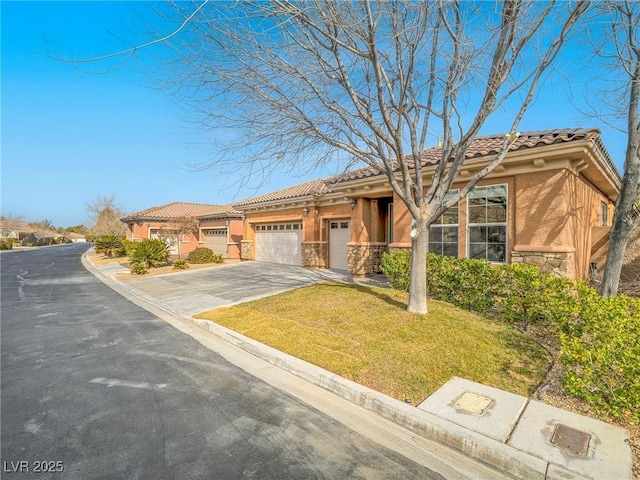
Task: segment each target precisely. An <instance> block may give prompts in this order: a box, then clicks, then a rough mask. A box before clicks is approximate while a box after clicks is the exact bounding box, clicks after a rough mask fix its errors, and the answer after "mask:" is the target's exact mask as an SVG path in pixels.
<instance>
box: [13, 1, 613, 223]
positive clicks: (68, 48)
mask: <svg viewBox="0 0 640 480" xmlns="http://www.w3.org/2000/svg"><path fill="white" fill-rule="evenodd" d="M147 6H148V5H147V4H145V3H144V2H137V3H136V2H6V1H3V2H2V3H1V21H2V38H1V40H2V42H1V43H2V58H1V63H2V65H1V67H2V92H1V95H2V111H1V114H2V131H1V136H2V157H1V162H2V165H1V173H2V179H1V186H2V204H1V212H2V214H3V215H13V216H16V215H19V216H22V217H23V219H24V220H29V221H38V220H42V219H50V220H51V221H52V222H53V224H54V225H56V226H63V227H65V226H70V225H75V224H79V223H84V224H85V225H89V224H90V223H91V220H90V218H89V217H88V215H87V209H86V205H87V204H88V203H91V202H93V201H94V200H95V199H96V198H97V197H98V196H107V197H110V196H114V197H115V199H116V201H117V203H118V204H119V205H120V206H121V207H122V208H123V210H125V211H126V212H133V211H137V210H142V209H145V208H148V207H150V206H154V205H161V204H164V203H168V202H171V201H188V202H197V203H216V204H224V203H229V202H231V201H234V200H239V199H241V198H245V197H248V196H253V195H257V194H261V193H265V192H269V191H273V190H277V189H279V188H284V187H286V186H289V185H292V184H295V183H299V182H302V181H305V180H308V179H312V178H318V177H321V176H325V175H330V174H333V173H336V172H335V171H331V170H329V171H317V172H308V174H307V175H306V176H301V177H297V178H292V177H291V175H289V174H281V175H278V174H275V175H273V177H272V179H271V181H270V182H268V183H266V184H264V185H262V186H261V187H260V188H259V189H254V188H247V187H245V188H241V189H239V188H238V187H237V186H235V181H236V180H237V177H236V178H234V176H233V175H229V174H228V173H226V172H225V173H222V172H217V171H215V170H211V169H210V170H204V171H194V170H193V169H190V168H189V165H194V164H201V163H203V162H206V161H207V160H208V159H210V158H211V157H212V156H215V151H214V150H213V149H203V148H196V147H194V146H193V145H194V143H195V144H197V143H199V142H204V141H205V138H204V136H198V135H197V134H195V135H194V133H193V132H192V131H191V130H189V129H187V128H186V125H185V121H184V116H183V111H182V109H181V107H180V106H179V105H177V104H175V103H174V102H173V100H172V99H171V98H170V97H169V96H168V94H167V93H166V92H165V91H162V90H158V89H154V88H152V85H153V82H152V81H151V80H149V71H150V69H152V68H153V65H154V62H155V61H156V59H157V58H156V57H157V56H158V55H162V49H161V47H157V48H156V47H153V48H150V49H148V50H146V51H144V52H143V53H142V54H141V55H139V56H138V57H137V58H136V59H134V60H133V61H131V62H128V63H126V64H125V65H124V66H122V67H121V68H118V69H115V70H113V71H110V72H107V73H103V71H104V70H105V69H106V68H108V65H104V64H102V65H99V66H94V65H90V66H86V67H85V66H80V67H78V66H77V65H75V64H70V63H65V62H63V61H60V60H56V59H52V58H48V57H47V56H45V55H42V54H43V53H44V54H48V55H52V56H54V57H58V58H60V57H63V56H66V57H69V58H86V57H95V56H99V55H103V54H107V53H110V52H113V51H117V50H121V49H123V48H126V47H127V46H128V45H127V43H125V42H124V41H123V40H121V39H126V40H128V41H130V42H132V43H135V42H136V41H143V40H145V39H148V37H147V36H146V35H145V33H144V28H145V22H144V16H145V11H146V8H147ZM118 37H119V38H118ZM572 54H575V51H572V50H571V49H569V50H567V52H566V53H565V54H564V56H563V59H564V60H565V61H566V62H570V61H571V59H572V58H575V57H572ZM90 72H92V73H90ZM558 78H560V77H558ZM579 80H580V79H576V78H574V79H573V101H574V102H578V103H580V101H581V97H582V95H581V93H582V92H581V90H582V89H584V88H586V85H588V82H581V81H579ZM583 80H584V79H583ZM503 115H504V117H503ZM501 118H503V119H502V120H501ZM508 119H509V115H508V114H507V113H505V114H501V113H500V112H498V113H497V114H496V115H494V116H493V117H492V119H491V122H490V123H489V124H488V125H487V126H486V128H485V129H484V133H498V132H502V131H504V130H505V129H506V128H508V127H507V123H506V122H507V120H508ZM503 121H504V122H505V123H501V122H503ZM578 126H589V127H591V126H595V127H598V128H600V129H601V130H602V133H603V141H604V143H605V145H606V147H607V149H608V150H609V152H610V154H611V156H612V157H613V159H614V162H615V163H616V165H617V166H618V168H619V169H620V170H621V169H622V163H623V158H624V141H625V138H624V135H622V134H620V133H619V132H617V131H615V130H614V129H612V128H611V127H609V126H608V125H606V124H605V123H604V122H601V121H598V120H596V119H593V118H585V117H584V116H582V115H581V114H580V113H579V112H578V111H577V110H576V107H575V106H574V105H572V103H571V101H570V99H569V95H568V93H567V90H566V85H565V84H564V83H563V82H562V81H559V80H557V81H555V82H548V84H547V85H546V87H545V90H543V91H542V92H541V93H540V95H539V98H538V102H537V103H536V104H535V106H534V107H533V108H532V109H531V110H530V112H529V113H528V114H527V116H526V117H525V119H524V120H523V122H522V124H521V128H520V130H521V131H525V130H539V129H548V128H563V127H578Z"/></svg>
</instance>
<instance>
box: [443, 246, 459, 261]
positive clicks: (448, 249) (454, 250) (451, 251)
mask: <svg viewBox="0 0 640 480" xmlns="http://www.w3.org/2000/svg"><path fill="white" fill-rule="evenodd" d="M442 255H446V256H448V257H456V258H458V244H457V243H455V244H454V243H443V244H442Z"/></svg>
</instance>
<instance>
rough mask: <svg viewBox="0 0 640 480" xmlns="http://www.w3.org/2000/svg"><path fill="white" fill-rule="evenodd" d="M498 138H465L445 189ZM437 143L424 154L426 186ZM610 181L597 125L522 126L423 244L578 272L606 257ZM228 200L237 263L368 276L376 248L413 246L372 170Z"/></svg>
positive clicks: (406, 217)
mask: <svg viewBox="0 0 640 480" xmlns="http://www.w3.org/2000/svg"><path fill="white" fill-rule="evenodd" d="M503 138H504V136H503V135H496V136H485V137H478V138H477V139H476V140H475V141H474V142H473V143H472V144H471V146H470V148H469V150H468V152H467V160H466V162H465V164H464V168H463V169H462V171H461V172H460V175H459V178H458V179H456V181H455V183H454V184H453V185H452V190H455V189H457V188H460V187H462V186H463V185H464V184H465V183H466V182H465V180H466V179H468V178H471V176H472V175H473V174H474V172H476V171H478V170H479V169H481V168H483V167H484V166H485V165H486V164H487V163H489V162H490V161H491V159H492V158H493V156H494V155H495V153H496V152H497V151H498V149H499V147H500V145H501V142H502V140H503ZM441 151H442V150H441V148H440V147H433V148H430V149H427V150H425V151H424V152H423V156H422V161H423V164H424V175H425V184H426V185H428V184H429V177H430V176H432V174H433V171H434V169H435V165H436V162H437V161H438V160H439V158H440V154H441ZM620 181H621V179H620V175H619V173H618V172H617V170H616V168H615V166H614V165H613V163H612V161H611V159H610V157H609V155H608V153H607V152H606V149H605V148H604V145H603V144H602V142H601V140H600V136H599V132H598V130H596V129H565V130H549V131H540V132H527V133H522V134H520V136H519V138H518V139H517V140H516V141H515V142H514V143H513V145H512V146H511V148H510V151H509V153H508V154H507V156H506V158H505V160H504V161H503V162H502V164H501V165H499V166H498V168H496V169H495V170H494V171H493V172H492V173H491V174H489V175H488V176H487V177H485V178H484V179H483V180H482V181H480V182H479V183H478V185H477V186H476V188H475V189H474V190H473V191H471V192H470V193H469V194H468V195H467V197H465V198H463V199H462V200H461V201H460V202H459V203H458V204H457V205H456V206H454V207H451V208H450V209H449V210H447V211H446V212H445V213H444V214H443V215H442V216H441V217H440V218H439V219H438V220H437V221H436V222H435V223H434V224H433V225H432V226H431V228H430V235H429V237H430V238H429V250H430V251H432V252H436V253H438V254H443V255H452V256H457V257H470V258H484V259H487V260H489V261H491V262H493V263H496V264H499V263H508V262H524V263H529V264H532V265H536V266H539V267H540V268H541V269H542V270H544V271H552V272H555V273H556V274H558V275H562V276H565V277H569V278H578V277H586V276H587V275H588V274H589V273H591V272H592V271H593V270H595V269H596V268H598V269H602V266H603V263H604V261H605V257H606V249H607V245H608V231H609V228H610V225H611V219H612V213H613V205H614V203H615V200H616V198H617V195H618V192H619V188H620ZM234 206H235V207H236V208H237V209H238V210H241V211H243V212H244V213H245V231H244V236H245V239H244V241H243V251H242V258H243V259H256V260H263V261H276V262H281V263H295V264H299V265H304V266H310V267H327V268H346V269H348V270H349V272H350V273H351V274H352V275H368V274H372V273H376V272H378V271H379V269H380V259H381V257H382V254H383V253H384V252H387V251H395V250H410V248H411V239H410V231H411V215H410V214H409V212H408V210H407V209H406V207H405V205H404V204H403V203H402V201H401V200H400V199H399V198H398V197H397V195H395V194H394V192H393V191H392V189H391V186H390V185H389V182H388V181H387V177H386V176H385V175H384V174H381V173H380V172H378V171H377V170H375V169H373V168H370V167H365V168H361V169H358V170H353V171H350V172H347V173H344V174H341V175H338V176H335V177H332V178H329V179H325V180H316V181H314V182H308V183H305V184H302V185H298V186H296V187H291V188H290V189H285V190H281V191H278V192H274V193H272V194H268V195H263V196H261V197H256V198H253V199H249V200H245V201H243V202H240V203H238V204H236V205H234ZM287 225H291V226H287ZM294 225H297V226H294ZM298 230H299V232H298ZM287 231H289V232H292V233H291V234H290V235H289V236H287V237H286V241H281V242H279V241H278V238H280V239H281V240H284V239H285V236H286V232H287ZM294 231H295V232H296V233H295V234H293V232H294ZM281 232H282V233H284V234H285V235H283V236H279V235H280V234H281ZM283 251H286V252H291V253H287V254H283ZM287 255H289V256H287Z"/></svg>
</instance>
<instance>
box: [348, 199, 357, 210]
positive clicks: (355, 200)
mask: <svg viewBox="0 0 640 480" xmlns="http://www.w3.org/2000/svg"><path fill="white" fill-rule="evenodd" d="M349 204H350V205H351V210H353V209H354V208H356V205H357V204H358V199H357V198H352V199H351V202H350V203H349Z"/></svg>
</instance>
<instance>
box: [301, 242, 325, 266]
mask: <svg viewBox="0 0 640 480" xmlns="http://www.w3.org/2000/svg"><path fill="white" fill-rule="evenodd" d="M302 265H303V266H305V267H315V268H325V267H326V266H327V242H304V243H303V244H302Z"/></svg>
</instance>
